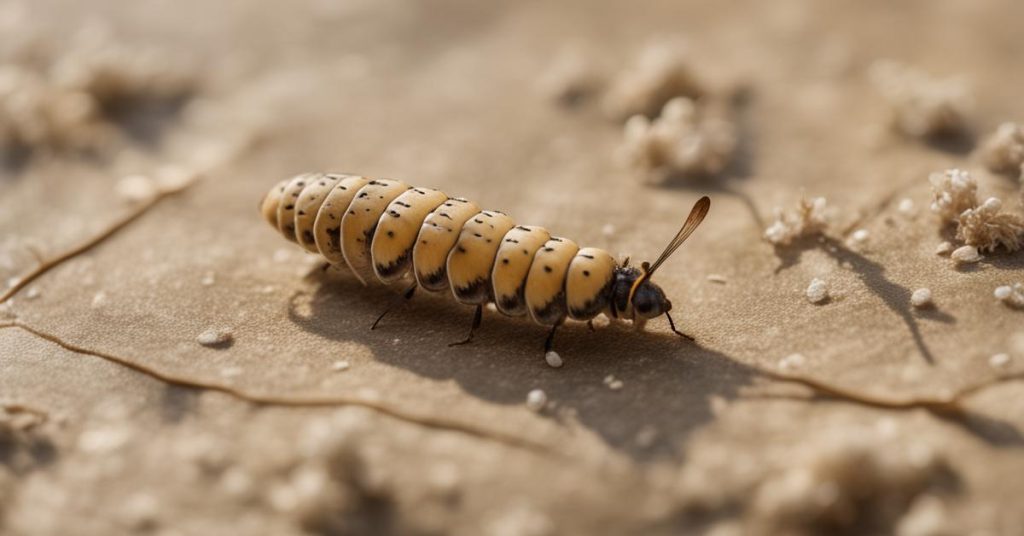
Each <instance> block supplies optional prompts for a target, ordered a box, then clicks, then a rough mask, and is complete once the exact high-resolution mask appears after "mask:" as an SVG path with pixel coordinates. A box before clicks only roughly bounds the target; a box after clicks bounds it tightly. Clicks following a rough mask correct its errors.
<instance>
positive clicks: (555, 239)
mask: <svg viewBox="0 0 1024 536" xmlns="http://www.w3.org/2000/svg"><path fill="white" fill-rule="evenodd" d="M551 241H552V242H561V241H562V239H561V238H555V237H551Z"/></svg>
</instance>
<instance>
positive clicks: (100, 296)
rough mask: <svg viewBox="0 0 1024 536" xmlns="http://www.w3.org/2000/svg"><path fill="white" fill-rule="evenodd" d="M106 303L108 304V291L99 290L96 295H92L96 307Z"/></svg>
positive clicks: (93, 304)
mask: <svg viewBox="0 0 1024 536" xmlns="http://www.w3.org/2000/svg"><path fill="white" fill-rule="evenodd" d="M106 304H107V293H106V292H104V291H102V290H101V291H99V292H97V293H96V294H95V295H93V297H92V306H93V307H94V308H99V307H103V306H104V305H106Z"/></svg>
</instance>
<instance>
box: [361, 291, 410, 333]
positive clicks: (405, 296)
mask: <svg viewBox="0 0 1024 536" xmlns="http://www.w3.org/2000/svg"><path fill="white" fill-rule="evenodd" d="M413 294H416V283H413V284H412V286H411V287H409V290H406V291H405V292H403V293H402V295H401V296H399V298H398V299H397V300H395V301H393V302H391V305H389V306H388V308H387V309H384V312H383V313H381V314H380V316H378V317H377V320H374V321H373V325H372V326H370V330H374V329H377V324H379V323H380V321H381V319H383V318H384V317H385V316H387V314H388V313H390V312H391V310H392V309H394V308H395V307H397V306H399V305H401V304H403V303H405V302H407V301H409V300H411V299H412V295H413Z"/></svg>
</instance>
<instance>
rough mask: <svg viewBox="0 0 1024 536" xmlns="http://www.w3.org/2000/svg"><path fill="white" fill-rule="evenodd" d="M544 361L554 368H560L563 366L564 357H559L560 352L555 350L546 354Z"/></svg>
mask: <svg viewBox="0 0 1024 536" xmlns="http://www.w3.org/2000/svg"><path fill="white" fill-rule="evenodd" d="M544 361H547V362H548V366H549V367H552V368H559V367H561V366H562V356H560V355H558V352H556V351H554V350H551V351H550V352H548V353H546V354H544Z"/></svg>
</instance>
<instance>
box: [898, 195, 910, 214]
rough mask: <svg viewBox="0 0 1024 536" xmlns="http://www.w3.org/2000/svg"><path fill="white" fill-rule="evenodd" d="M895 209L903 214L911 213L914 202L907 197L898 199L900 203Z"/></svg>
mask: <svg viewBox="0 0 1024 536" xmlns="http://www.w3.org/2000/svg"><path fill="white" fill-rule="evenodd" d="M896 210H899V211H900V212H902V213H903V214H907V215H909V214H912V213H913V212H914V202H913V201H912V200H910V199H908V198H903V199H900V204H899V205H897V206H896Z"/></svg>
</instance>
